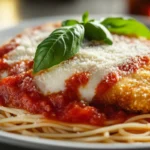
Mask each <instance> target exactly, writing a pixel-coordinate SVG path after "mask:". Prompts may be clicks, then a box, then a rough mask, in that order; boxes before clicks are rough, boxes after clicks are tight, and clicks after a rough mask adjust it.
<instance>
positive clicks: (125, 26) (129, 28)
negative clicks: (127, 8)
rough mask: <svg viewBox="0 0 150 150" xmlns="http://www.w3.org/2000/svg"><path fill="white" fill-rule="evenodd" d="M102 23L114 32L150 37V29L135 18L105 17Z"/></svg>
mask: <svg viewBox="0 0 150 150" xmlns="http://www.w3.org/2000/svg"><path fill="white" fill-rule="evenodd" d="M101 24H103V25H104V26H105V27H106V28H107V29H108V30H109V31H110V32H112V33H117V34H124V35H129V36H136V37H145V38H150V30H149V29H148V28H147V27H146V26H145V25H144V24H142V23H141V22H139V21H137V20H135V19H133V18H121V17H109V18H106V19H104V20H103V21H102V22H101Z"/></svg>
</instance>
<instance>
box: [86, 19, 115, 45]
mask: <svg viewBox="0 0 150 150" xmlns="http://www.w3.org/2000/svg"><path fill="white" fill-rule="evenodd" d="M84 27H85V37H86V38H87V39H89V40H98V41H102V42H104V43H107V44H110V45H111V44H112V36H111V34H110V32H109V31H108V30H107V28H105V26H103V25H102V24H100V23H99V22H88V23H86V24H85V26H84Z"/></svg>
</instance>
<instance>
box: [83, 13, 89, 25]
mask: <svg viewBox="0 0 150 150" xmlns="http://www.w3.org/2000/svg"><path fill="white" fill-rule="evenodd" d="M82 21H83V23H87V22H88V21H89V12H88V11H86V12H85V13H84V14H83V15H82Z"/></svg>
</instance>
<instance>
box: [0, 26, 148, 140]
mask: <svg viewBox="0 0 150 150" xmlns="http://www.w3.org/2000/svg"><path fill="white" fill-rule="evenodd" d="M60 26H61V25H60V23H51V24H45V25H41V26H38V27H34V28H31V29H28V30H26V31H24V32H23V33H21V34H19V35H17V36H16V37H15V38H13V39H12V40H10V41H9V42H8V43H6V44H4V45H2V46H1V47H0V105H1V106H0V113H1V114H0V118H1V119H0V129H1V130H4V131H9V132H15V133H18V134H24V135H28V136H38V137H42V138H51V139H68V140H73V141H80V142H104V143H110V142H116V141H117V142H136V141H138V142H139V141H140V142H141V141H144V142H150V135H149V128H150V123H149V120H150V114H149V113H150V92H149V91H150V40H149V39H147V38H140V37H136V36H132V35H130V36H129V35H125V34H122V35H121V34H117V33H112V41H113V44H112V45H111V44H110V45H108V44H106V43H105V42H98V40H95V39H93V40H87V39H85V40H84V41H83V43H82V44H81V46H80V48H79V51H78V52H76V54H74V55H73V56H71V57H70V58H68V59H66V60H63V61H61V62H60V63H57V64H56V65H53V66H52V67H49V68H46V69H42V70H40V71H39V72H37V73H33V65H34V64H35V61H36V59H34V56H35V53H36V49H37V47H38V45H39V44H40V43H41V42H42V41H43V40H44V39H45V38H47V37H48V36H49V35H50V34H51V33H52V32H53V31H54V30H55V29H57V28H59V27H60ZM85 32H86V30H85ZM53 44H54V43H53ZM60 51H61V47H60ZM41 55H42V54H41ZM53 57H55V56H53ZM56 58H57V57H56Z"/></svg>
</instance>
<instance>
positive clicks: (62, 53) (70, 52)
mask: <svg viewBox="0 0 150 150" xmlns="http://www.w3.org/2000/svg"><path fill="white" fill-rule="evenodd" d="M83 37H84V27H83V25H79V24H77V25H74V26H67V27H61V28H58V29H56V30H55V31H53V32H52V33H51V34H50V36H49V37H48V38H46V39H45V40H44V41H43V42H41V43H40V44H39V45H38V47H37V50H36V53H35V58H34V66H33V72H34V73H37V72H39V71H40V70H43V69H47V68H50V67H52V66H54V65H57V64H59V63H60V62H62V61H64V60H67V59H69V58H70V57H72V56H74V55H75V54H76V53H77V52H78V50H79V47H80V45H81V42H82V40H83Z"/></svg>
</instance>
